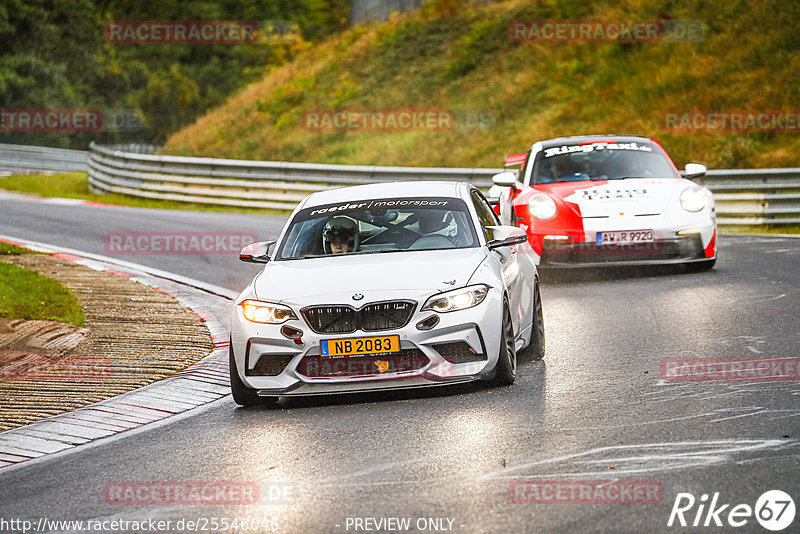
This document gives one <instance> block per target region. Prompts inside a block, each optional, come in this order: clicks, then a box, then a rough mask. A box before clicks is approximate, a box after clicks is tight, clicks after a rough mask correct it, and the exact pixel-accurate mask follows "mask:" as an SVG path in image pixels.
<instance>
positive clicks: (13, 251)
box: [0, 241, 34, 256]
mask: <svg viewBox="0 0 800 534" xmlns="http://www.w3.org/2000/svg"><path fill="white" fill-rule="evenodd" d="M32 253H34V252H33V251H32V250H28V249H26V248H22V247H18V246H17V245H12V244H11V243H6V242H4V241H0V256H2V255H6V256H19V255H20V254H32Z"/></svg>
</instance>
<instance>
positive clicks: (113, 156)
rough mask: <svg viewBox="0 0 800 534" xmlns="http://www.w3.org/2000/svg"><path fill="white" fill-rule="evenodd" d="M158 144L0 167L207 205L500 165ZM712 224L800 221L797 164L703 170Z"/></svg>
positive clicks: (31, 154) (289, 200)
mask: <svg viewBox="0 0 800 534" xmlns="http://www.w3.org/2000/svg"><path fill="white" fill-rule="evenodd" d="M157 149H158V147H154V146H149V145H118V146H114V147H103V146H99V145H96V144H94V143H92V145H91V147H90V151H89V153H86V152H81V151H77V150H64V149H52V148H45V147H29V146H19V145H4V144H0V170H3V169H5V168H8V167H12V166H14V165H17V164H18V165H19V168H22V169H49V170H60V171H64V170H81V169H86V170H88V171H89V184H90V186H91V188H92V189H93V190H94V191H96V192H98V193H120V194H123V195H130V196H135V197H143V198H155V199H163V200H173V201H178V202H191V203H199V204H211V205H227V206H239V207H253V208H272V209H280V210H291V209H293V208H294V207H295V206H296V205H297V203H298V202H299V201H300V200H302V199H303V198H304V197H305V196H306V195H307V194H309V193H311V192H314V191H322V190H325V189H332V188H335V187H341V186H343V185H356V184H369V183H375V182H393V181H396V180H431V179H435V180H453V181H468V182H471V183H473V184H475V185H477V186H478V187H482V188H488V187H490V186H491V183H492V182H491V177H492V175H494V174H495V173H497V172H501V171H502V170H503V169H469V168H465V169H459V168H435V167H432V168H426V167H381V166H368V165H322V164H314V163H287V162H274V161H242V160H229V159H215V158H189V157H179V156H159V155H153V152H155V151H157ZM695 181H696V182H698V183H701V184H703V185H705V186H707V187H708V188H709V189H710V190H711V191H713V192H714V198H715V199H716V203H717V215H718V222H719V224H720V225H745V226H759V225H763V224H775V225H781V224H800V168H793V169H732V170H731V169H729V170H710V171H708V174H707V175H706V176H705V177H704V178H702V179H699V180H695Z"/></svg>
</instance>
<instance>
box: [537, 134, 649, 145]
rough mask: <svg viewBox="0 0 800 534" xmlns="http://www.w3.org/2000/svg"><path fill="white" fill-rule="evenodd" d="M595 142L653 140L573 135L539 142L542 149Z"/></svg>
mask: <svg viewBox="0 0 800 534" xmlns="http://www.w3.org/2000/svg"><path fill="white" fill-rule="evenodd" d="M596 141H614V142H617V143H634V142H635V143H652V142H653V140H652V139H650V138H648V137H637V136H633V135H574V136H571V137H557V138H555V139H548V140H547V141H541V144H542V148H550V147H552V146H561V145H574V144H579V143H585V142H596Z"/></svg>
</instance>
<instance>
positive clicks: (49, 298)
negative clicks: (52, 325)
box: [0, 242, 85, 326]
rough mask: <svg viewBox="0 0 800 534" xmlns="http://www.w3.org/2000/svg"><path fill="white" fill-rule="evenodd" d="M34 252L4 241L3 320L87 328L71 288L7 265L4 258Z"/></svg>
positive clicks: (0, 247)
mask: <svg viewBox="0 0 800 534" xmlns="http://www.w3.org/2000/svg"><path fill="white" fill-rule="evenodd" d="M30 252H31V251H30V250H27V249H24V248H21V247H18V246H16V245H10V244H8V243H3V242H0V318H3V319H35V320H42V321H61V322H66V323H72V324H74V325H76V326H83V324H84V322H85V319H84V316H83V309H82V308H81V305H80V304H79V303H78V300H77V299H76V298H75V297H74V296H73V295H72V293H70V292H69V290H68V289H67V288H65V287H64V286H62V285H61V284H59V283H58V282H56V281H55V280H53V279H52V278H48V277H46V276H42V275H40V274H38V273H35V272H33V271H30V270H28V269H23V268H22V267H17V266H16V265H12V264H10V263H5V262H3V261H2V258H1V257H2V256H4V255H19V254H25V253H30Z"/></svg>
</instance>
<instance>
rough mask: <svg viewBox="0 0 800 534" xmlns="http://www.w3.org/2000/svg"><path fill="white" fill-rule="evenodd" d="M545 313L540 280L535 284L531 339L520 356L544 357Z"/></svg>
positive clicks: (537, 358) (536, 358)
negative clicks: (540, 292) (543, 311)
mask: <svg viewBox="0 0 800 534" xmlns="http://www.w3.org/2000/svg"><path fill="white" fill-rule="evenodd" d="M544 350H545V344H544V315H543V314H542V298H541V295H540V294H539V280H538V279H537V280H536V284H535V285H534V286H533V321H532V324H531V341H530V343H528V346H527V347H525V348H524V349H522V350H521V351H520V353H519V356H524V357H525V358H530V359H531V360H533V361H536V360H541V359H542V358H544Z"/></svg>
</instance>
